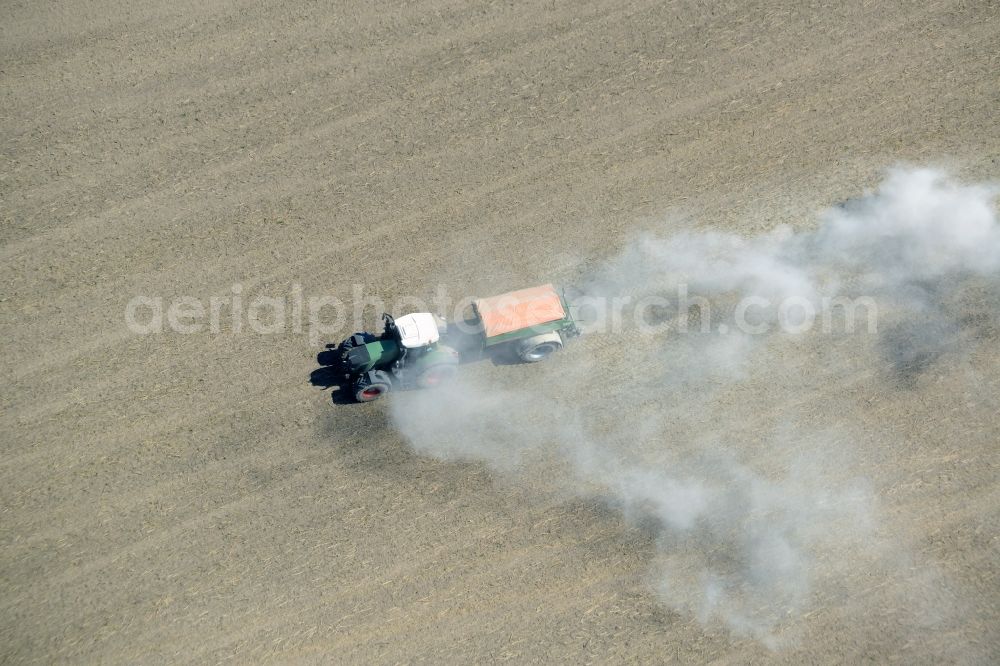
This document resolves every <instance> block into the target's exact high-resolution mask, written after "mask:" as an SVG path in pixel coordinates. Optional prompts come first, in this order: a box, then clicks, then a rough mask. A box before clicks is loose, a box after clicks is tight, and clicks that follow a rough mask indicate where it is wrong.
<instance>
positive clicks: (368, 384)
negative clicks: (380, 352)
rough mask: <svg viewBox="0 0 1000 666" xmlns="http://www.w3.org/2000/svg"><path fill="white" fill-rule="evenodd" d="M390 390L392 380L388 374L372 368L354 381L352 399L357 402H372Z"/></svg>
mask: <svg viewBox="0 0 1000 666" xmlns="http://www.w3.org/2000/svg"><path fill="white" fill-rule="evenodd" d="M391 390H392V381H391V380H390V379H389V375H387V374H386V373H385V372H382V371H381V370H372V371H370V372H366V373H365V374H363V375H361V376H360V377H359V378H358V380H357V381H356V382H354V399H355V400H357V401H358V402H372V401H373V400H378V399H379V398H381V397H382V396H383V395H385V394H386V393H388V392H389V391H391Z"/></svg>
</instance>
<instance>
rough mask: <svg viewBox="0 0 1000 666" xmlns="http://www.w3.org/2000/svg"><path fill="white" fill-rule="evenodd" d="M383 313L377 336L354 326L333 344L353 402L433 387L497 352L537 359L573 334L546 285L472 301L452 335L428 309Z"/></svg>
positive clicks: (559, 300)
mask: <svg viewBox="0 0 1000 666" xmlns="http://www.w3.org/2000/svg"><path fill="white" fill-rule="evenodd" d="M382 319H383V321H384V322H385V327H384V330H383V332H382V334H381V335H378V336H376V335H374V334H372V333H355V334H354V335H352V336H351V337H349V338H347V339H346V340H344V341H343V342H341V343H340V345H338V347H337V350H338V352H339V354H340V367H341V371H342V373H343V375H344V377H345V379H346V383H347V386H348V387H349V388H350V390H351V391H352V392H353V394H354V398H355V399H356V400H357V401H358V402H371V401H373V400H377V399H379V398H381V397H382V396H383V395H385V394H386V393H388V392H389V391H391V390H393V389H394V388H403V389H405V388H433V387H435V386H438V385H440V384H442V383H444V382H446V381H448V380H449V379H451V378H452V376H453V375H454V374H455V372H456V370H457V366H458V364H459V363H462V362H464V361H467V360H470V359H471V358H475V357H482V356H484V355H491V356H492V355H494V354H495V353H497V352H507V355H508V356H509V355H510V354H511V353H512V354H513V356H514V357H515V358H516V359H518V360H520V361H522V362H525V363H536V362H538V361H542V360H544V359H546V358H548V357H549V356H550V355H551V354H552V353H554V352H556V351H558V350H559V349H561V348H562V346H563V344H565V342H566V340H567V339H569V338H571V337H575V336H577V335H579V334H580V331H579V329H578V327H577V325H576V321H575V320H574V318H573V316H572V315H571V314H570V308H569V305H568V304H567V302H566V299H565V297H564V295H563V294H561V293H559V292H557V291H556V290H555V287H553V286H552V285H550V284H547V285H542V286H540V287H532V288H530V289H522V290H520V291H513V292H509V293H506V294H501V295H499V296H493V297H491V298H482V299H478V300H476V301H473V303H472V317H471V318H470V319H467V320H465V321H463V322H462V323H461V325H460V326H458V325H456V327H455V328H457V329H460V330H457V331H455V332H454V333H453V334H451V335H449V332H450V327H449V326H448V324H447V323H446V322H445V320H444V319H443V318H442V317H439V316H437V315H434V314H431V313H429V312H417V313H413V314H408V315H406V316H404V317H399V318H398V319H394V318H393V317H392V316H390V315H388V314H383V315H382Z"/></svg>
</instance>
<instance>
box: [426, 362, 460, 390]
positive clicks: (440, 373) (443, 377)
mask: <svg viewBox="0 0 1000 666" xmlns="http://www.w3.org/2000/svg"><path fill="white" fill-rule="evenodd" d="M455 371H456V370H455V366H454V365H450V364H448V363H441V364H439V365H432V366H430V367H429V368H426V369H424V370H423V371H422V372H421V373H420V374H419V375H418V376H417V386H419V387H420V388H434V387H435V386H440V385H442V384H445V383H447V382H449V381H451V379H452V377H454V376H455Z"/></svg>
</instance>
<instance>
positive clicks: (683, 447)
mask: <svg viewBox="0 0 1000 666" xmlns="http://www.w3.org/2000/svg"><path fill="white" fill-rule="evenodd" d="M996 193H997V190H996V189H995V188H993V187H992V186H989V185H979V184H973V185H968V184H961V183H959V182H956V181H955V180H954V179H952V178H951V177H949V176H948V175H947V174H945V173H943V172H940V171H936V170H931V169H895V170H892V171H890V172H888V174H887V176H886V178H885V179H884V181H883V182H882V184H881V185H880V186H879V187H878V188H877V189H876V190H875V191H872V192H868V193H865V194H863V195H862V196H860V197H858V198H857V199H855V200H852V201H848V202H846V203H844V204H841V205H837V206H835V207H833V208H831V209H829V210H826V211H823V212H821V213H820V214H819V215H818V216H817V218H816V219H815V220H809V221H804V222H807V223H806V224H803V226H802V229H800V230H793V229H791V228H788V227H782V228H779V229H775V230H773V231H771V232H769V233H766V234H762V235H759V236H755V237H744V236H739V235H734V234H729V233H721V232H714V231H685V232H682V233H673V234H666V235H662V236H652V235H646V236H643V237H641V238H637V239H635V241H634V242H632V243H630V244H629V245H628V246H627V247H626V248H625V249H624V251H623V252H622V253H621V254H620V255H619V256H618V257H617V258H615V259H612V260H610V261H609V262H607V263H606V264H605V265H603V266H601V267H599V268H597V269H596V270H590V271H588V272H587V274H585V275H582V276H581V279H579V280H577V284H579V285H580V287H581V290H582V292H581V293H580V294H579V295H578V296H577V297H576V298H574V302H575V304H576V305H577V306H579V308H580V309H579V312H580V313H584V312H585V311H589V315H588V316H589V317H590V319H589V321H588V325H587V326H586V328H587V331H588V332H587V333H586V334H585V335H584V336H583V337H582V338H581V339H580V340H579V341H577V342H574V343H571V344H570V346H569V348H568V349H566V350H565V351H564V352H563V353H561V354H560V355H558V356H557V357H555V359H554V360H552V361H550V362H549V363H547V364H546V365H545V366H544V367H542V366H538V367H531V368H523V369H519V370H518V372H517V373H511V372H504V373H501V372H480V373H471V372H470V373H463V376H462V378H461V379H460V380H458V381H457V382H456V383H454V384H452V385H450V386H449V387H445V388H442V389H439V390H435V391H429V392H410V393H400V394H397V395H394V396H392V397H391V399H390V407H389V409H390V410H391V415H392V419H393V422H394V424H395V426H396V427H397V428H398V429H399V430H400V431H401V432H402V433H403V434H404V436H405V437H406V439H407V440H408V441H409V442H410V444H411V446H412V447H413V448H414V449H415V450H416V451H417V452H419V453H421V454H424V455H428V456H433V457H435V458H439V459H442V460H467V461H476V462H479V463H482V464H485V465H487V466H489V467H490V468H491V469H493V470H494V471H497V472H499V473H502V475H503V478H505V479H507V480H508V481H509V482H511V483H523V484H525V485H529V486H530V487H532V488H537V489H538V492H539V494H541V493H543V492H545V493H555V494H556V495H558V496H560V497H565V496H575V497H578V498H579V497H582V498H586V499H588V500H591V501H594V502H598V503H601V504H602V505H604V506H607V507H612V508H614V509H616V510H618V511H620V512H621V514H622V515H623V516H624V517H625V519H626V520H627V522H628V523H629V524H630V525H632V526H633V527H634V528H636V529H641V530H646V531H648V533H649V534H650V535H651V537H650V538H651V539H652V541H653V543H655V549H656V556H655V558H654V560H655V561H653V562H652V563H651V564H650V573H649V580H650V582H651V586H652V588H653V590H654V592H655V594H656V595H657V596H658V598H659V599H661V600H662V602H663V603H664V604H665V605H666V606H667V607H669V608H671V609H674V610H675V611H677V612H680V613H683V614H686V615H688V616H693V617H697V618H698V619H699V620H700V621H702V622H704V623H705V624H706V625H721V626H724V627H726V628H728V629H729V630H730V631H733V632H735V633H737V634H740V635H748V636H752V637H754V638H757V639H759V640H761V641H764V642H765V643H766V644H768V645H769V646H771V647H774V648H777V647H780V646H781V645H782V644H783V643H784V642H786V641H789V640H794V636H795V628H796V623H797V621H798V620H799V619H800V618H801V617H802V616H803V615H804V614H805V613H807V612H808V610H809V609H810V608H811V607H812V606H813V605H814V604H815V598H816V597H817V595H819V594H820V593H821V592H823V590H830V589H837V587H838V583H840V587H842V588H845V589H847V591H846V592H843V594H849V593H850V586H849V585H848V584H847V583H846V581H847V580H848V579H849V577H850V575H851V572H852V570H855V569H857V568H859V567H864V566H871V567H875V566H877V564H878V562H879V561H882V562H885V561H886V560H885V558H887V557H898V556H899V554H898V551H899V550H900V549H901V548H902V547H901V546H900V547H898V548H897V545H896V544H894V543H892V542H891V540H889V539H888V538H887V537H886V536H885V534H884V533H883V532H882V531H880V530H879V515H878V514H879V507H878V494H877V492H876V491H875V490H874V489H873V486H872V483H871V481H870V479H869V478H868V476H867V475H866V471H865V468H864V466H863V465H859V464H857V462H856V457H857V455H858V453H859V451H858V447H860V446H863V445H869V446H870V445H872V442H875V441H876V440H877V436H876V435H873V434H871V433H868V432H866V430H865V425H864V423H862V422H861V421H859V420H858V419H855V418H854V417H853V416H852V414H853V412H852V407H851V402H850V398H849V397H845V396H844V395H842V393H841V392H840V391H839V390H838V386H843V385H847V383H849V382H850V381H851V380H852V378H853V377H855V376H857V375H859V374H865V373H868V375H871V376H872V377H874V379H872V380H871V381H876V382H878V383H879V385H880V387H881V390H885V391H894V392H905V391H912V390H913V388H914V386H916V384H917V383H918V382H919V380H920V375H921V373H922V372H923V371H924V370H925V369H926V368H927V367H930V366H931V365H933V364H934V363H942V362H947V359H948V358H949V357H952V356H954V355H956V354H962V353H964V352H966V351H968V347H969V345H974V344H976V343H975V340H976V336H975V335H971V336H970V335H964V332H966V329H967V328H968V327H969V326H970V325H974V324H970V323H969V321H970V320H969V319H968V318H967V317H966V318H963V317H962V316H961V313H962V312H965V311H966V309H967V306H968V304H969V302H970V300H971V301H974V300H976V297H975V295H976V294H978V293H983V292H982V290H983V289H985V290H986V291H987V292H989V293H994V294H995V293H996V278H997V272H998V270H1000V225H998V221H997V215H996V212H995V197H996ZM512 286H521V285H512ZM977 290H978V291H977ZM615 298H617V299H619V301H620V302H624V303H627V305H626V306H625V307H624V309H623V310H622V311H621V312H619V313H618V314H617V315H611V314H608V311H607V307H606V305H607V303H609V302H610V300H611V299H615ZM581 316H584V315H583V314H581ZM996 317H997V312H996V311H992V312H990V313H988V316H987V317H986V318H985V319H983V318H980V319H979V320H976V321H980V323H982V322H983V321H986V322H989V321H993V322H995V320H996ZM577 345H578V346H577ZM487 370H490V368H487ZM493 370H494V371H496V370H498V369H493ZM882 443H883V444H885V445H886V446H891V444H892V443H891V442H882ZM823 593H825V592H823Z"/></svg>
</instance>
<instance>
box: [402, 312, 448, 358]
mask: <svg viewBox="0 0 1000 666" xmlns="http://www.w3.org/2000/svg"><path fill="white" fill-rule="evenodd" d="M394 323H395V328H396V333H397V335H398V339H399V344H400V345H401V346H402V347H403V349H422V348H424V347H430V346H432V345H434V344H435V343H437V341H438V340H440V339H441V332H440V331H439V330H438V321H437V317H435V316H434V315H432V314H431V313H430V312H415V313H413V314H408V315H405V316H403V317H400V318H399V319H396V320H395V322H394Z"/></svg>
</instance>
